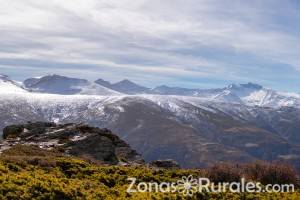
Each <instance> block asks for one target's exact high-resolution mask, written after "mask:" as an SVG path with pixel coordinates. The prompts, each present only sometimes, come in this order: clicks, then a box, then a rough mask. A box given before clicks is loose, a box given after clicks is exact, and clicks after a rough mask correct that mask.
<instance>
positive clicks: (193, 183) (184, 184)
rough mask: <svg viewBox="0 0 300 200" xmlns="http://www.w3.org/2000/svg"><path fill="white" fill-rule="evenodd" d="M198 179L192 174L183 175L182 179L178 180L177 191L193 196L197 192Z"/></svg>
mask: <svg viewBox="0 0 300 200" xmlns="http://www.w3.org/2000/svg"><path fill="white" fill-rule="evenodd" d="M197 186H198V181H197V179H194V178H193V176H192V175H189V176H187V177H186V176H183V177H182V180H179V181H177V191H178V192H179V193H182V194H183V195H184V196H193V195H194V193H195V192H197V188H198V187H197Z"/></svg>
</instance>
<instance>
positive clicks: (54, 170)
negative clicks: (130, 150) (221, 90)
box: [0, 145, 300, 200]
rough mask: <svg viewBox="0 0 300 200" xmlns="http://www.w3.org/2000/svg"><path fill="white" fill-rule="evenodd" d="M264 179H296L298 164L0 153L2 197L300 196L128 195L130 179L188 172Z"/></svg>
mask: <svg viewBox="0 0 300 200" xmlns="http://www.w3.org/2000/svg"><path fill="white" fill-rule="evenodd" d="M188 175H193V176H194V177H208V178H210V179H211V180H212V181H215V182H219V181H225V182H226V181H227V182H230V181H236V180H239V179H240V178H241V177H244V178H246V179H249V180H254V181H259V182H262V183H280V184H282V183H294V184H295V185H296V186H298V178H297V175H296V172H295V170H294V169H293V168H291V167H289V166H285V165H283V164H276V165H275V164H266V163H253V164H248V165H229V164H228V165H227V164H223V165H219V166H215V167H212V168H209V169H202V170H184V169H157V168H149V167H147V166H104V165H97V164H94V163H92V162H90V161H87V160H81V159H78V158H75V157H66V156H64V155H62V154H61V153H60V152H55V151H46V150H41V149H39V148H38V147H33V146H22V145H17V146H15V147H13V148H11V149H9V150H6V151H5V152H4V153H3V154H2V155H1V157H0V199H3V200H5V199H9V200H13V199H28V200H29V199H39V200H41V199H45V200H46V199H57V200H69V199H88V200H89V199H299V196H300V193H299V192H294V193H253V194H249V193H196V194H195V195H194V196H193V197H184V196H183V195H181V194H179V193H131V194H129V193H127V192H126V190H127V188H128V185H129V182H128V180H127V178H128V177H136V178H137V181H139V182H141V181H143V182H151V181H155V182H176V181H177V180H180V179H181V177H182V176H188Z"/></svg>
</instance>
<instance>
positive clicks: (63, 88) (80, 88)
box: [24, 75, 120, 95]
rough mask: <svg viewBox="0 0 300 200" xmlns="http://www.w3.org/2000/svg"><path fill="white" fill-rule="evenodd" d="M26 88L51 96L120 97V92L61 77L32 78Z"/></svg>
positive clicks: (85, 81)
mask: <svg viewBox="0 0 300 200" xmlns="http://www.w3.org/2000/svg"><path fill="white" fill-rule="evenodd" d="M24 86H25V87H26V88H28V89H31V90H32V91H34V92H39V93H49V94H64V95H73V94H85V95H120V93H119V92H116V91H113V90H111V89H108V88H106V87H103V86H100V85H98V84H96V83H92V82H89V81H87V80H85V79H78V78H69V77H65V76H59V75H48V76H44V77H41V78H30V79H27V80H25V81H24Z"/></svg>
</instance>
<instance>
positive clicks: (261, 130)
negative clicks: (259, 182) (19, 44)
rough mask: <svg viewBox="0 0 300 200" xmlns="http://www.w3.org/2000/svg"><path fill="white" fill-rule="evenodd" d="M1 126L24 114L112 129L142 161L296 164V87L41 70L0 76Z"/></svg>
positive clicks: (299, 139) (299, 116)
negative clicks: (201, 85)
mask: <svg viewBox="0 0 300 200" xmlns="http://www.w3.org/2000/svg"><path fill="white" fill-rule="evenodd" d="M0 95H1V98H0V113H1V114H0V130H2V129H3V128H4V127H5V126H7V125H10V124H16V123H24V122H27V121H49V122H56V123H71V122H72V123H87V124H89V125H92V126H97V127H100V128H108V129H111V130H112V131H113V132H114V133H116V134H118V136H119V137H120V138H121V139H123V140H124V141H126V142H127V143H129V145H130V146H131V147H132V148H133V149H135V150H137V151H138V152H139V153H140V154H142V156H143V158H144V159H145V160H146V161H152V160H158V159H174V160H176V161H177V162H178V163H179V164H180V165H181V166H183V167H186V168H193V167H204V166H209V165H213V164H215V163H220V162H250V161H253V160H267V161H274V160H280V161H283V162H288V163H291V164H293V165H295V166H296V167H297V168H298V169H300V132H299V130H300V95H299V94H298V93H283V92H278V91H275V90H272V89H268V88H264V87H263V86H260V85H257V84H254V83H247V84H232V85H229V86H227V87H224V88H217V89H186V88H176V87H168V86H158V87H155V88H147V87H144V86H140V85H138V84H136V83H133V82H131V81H129V80H123V81H120V82H118V83H110V82H108V81H105V80H103V79H98V80H97V81H95V82H91V81H87V80H84V79H77V78H69V77H65V76H59V75H48V76H44V77H40V78H30V79H27V80H25V81H24V82H23V84H19V83H16V82H14V81H12V80H10V79H9V78H8V77H7V76H3V75H2V76H0Z"/></svg>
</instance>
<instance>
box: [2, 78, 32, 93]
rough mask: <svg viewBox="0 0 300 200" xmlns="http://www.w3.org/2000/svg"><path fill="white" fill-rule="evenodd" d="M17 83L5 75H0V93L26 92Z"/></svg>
mask: <svg viewBox="0 0 300 200" xmlns="http://www.w3.org/2000/svg"><path fill="white" fill-rule="evenodd" d="M27 92H28V91H27V90H25V89H24V88H22V86H21V85H19V84H18V83H16V82H14V81H12V80H10V79H9V78H8V77H7V76H5V75H0V93H27Z"/></svg>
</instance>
